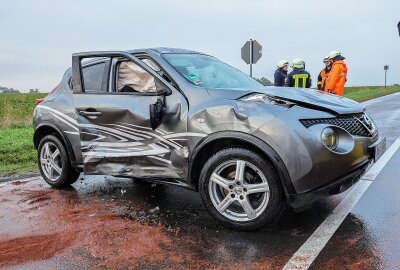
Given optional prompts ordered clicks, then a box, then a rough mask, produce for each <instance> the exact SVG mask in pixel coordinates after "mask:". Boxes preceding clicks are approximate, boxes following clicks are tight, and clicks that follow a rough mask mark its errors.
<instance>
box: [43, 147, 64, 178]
mask: <svg viewBox="0 0 400 270" xmlns="http://www.w3.org/2000/svg"><path fill="white" fill-rule="evenodd" d="M39 162H40V167H41V168H42V171H43V173H44V175H45V176H46V177H47V179H48V180H50V181H53V182H54V181H57V180H58V179H59V178H60V176H61V172H62V162H61V154H60V150H59V149H58V148H57V146H56V145H55V144H54V143H52V142H46V143H45V144H44V145H43V147H42V149H41V151H40V161H39Z"/></svg>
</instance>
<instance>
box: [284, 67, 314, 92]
mask: <svg viewBox="0 0 400 270" xmlns="http://www.w3.org/2000/svg"><path fill="white" fill-rule="evenodd" d="M285 86H289V87H302V88H310V87H311V75H310V73H308V72H307V71H305V70H304V68H294V69H293V71H292V72H290V73H289V75H288V77H287V80H286V83H285Z"/></svg>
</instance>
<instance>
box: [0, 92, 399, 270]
mask: <svg viewBox="0 0 400 270" xmlns="http://www.w3.org/2000/svg"><path fill="white" fill-rule="evenodd" d="M399 104H400V95H398V94H397V95H391V96H390V97H385V98H382V99H379V100H377V101H372V102H368V103H366V106H367V111H368V113H369V114H370V115H371V116H372V117H373V119H374V120H375V121H376V123H377V125H378V127H379V129H380V133H381V136H386V137H387V143H388V147H390V145H391V144H392V143H393V142H394V141H395V140H396V139H397V138H398V137H399V136H400V127H399V124H398V123H400V106H399ZM399 160H400V153H397V154H396V155H395V156H394V157H393V158H392V160H391V161H390V162H389V163H388V164H387V166H386V167H385V169H384V170H383V171H382V173H381V174H380V175H379V176H378V177H377V179H376V180H375V182H374V183H373V184H372V185H371V186H370V188H369V189H368V190H367V192H366V193H365V194H364V196H363V197H362V198H361V200H360V201H359V202H358V203H357V204H356V206H355V207H354V209H353V210H352V212H351V213H350V214H349V215H348V216H347V218H346V219H345V221H344V222H343V223H342V225H341V226H340V228H339V229H338V231H336V233H335V234H334V236H333V238H332V239H331V240H330V241H329V242H328V244H327V246H325V248H324V249H323V250H322V252H321V253H320V254H319V256H318V257H317V259H316V261H315V262H314V263H313V265H312V266H311V268H312V269H396V267H397V268H399V267H400V260H399V259H398V257H399V255H400V249H399V246H400V245H399V244H398V243H399V242H400V225H399V224H400V214H399V213H398V208H399V206H400V204H399V202H400V199H399V196H398V194H399V192H400V184H399V180H400V170H399V168H400V166H399V165H400V162H399ZM344 196H345V194H340V195H336V196H332V197H330V198H327V199H324V200H321V201H319V202H317V203H316V204H315V205H314V206H313V207H312V208H310V209H308V210H307V211H305V212H302V213H295V212H294V211H293V210H291V209H286V210H285V211H284V212H283V213H282V216H281V218H280V220H279V221H277V223H276V224H273V225H271V226H268V227H266V228H263V229H261V230H259V231H256V232H238V231H232V230H229V229H225V228H223V227H221V226H220V225H219V224H218V223H217V222H215V221H214V220H213V219H212V218H211V217H210V216H209V215H208V213H207V211H206V210H205V208H204V206H203V204H202V201H201V198H200V196H199V194H197V193H194V192H192V191H188V190H185V189H182V188H178V187H173V186H162V185H146V184H144V183H141V182H135V181H133V180H128V179H116V178H112V177H102V176H96V177H85V178H82V180H80V181H78V182H77V183H76V184H74V185H73V187H72V188H71V189H69V190H55V189H51V188H49V187H48V186H47V185H46V184H45V183H44V181H42V180H40V179H37V178H33V179H30V180H29V179H28V180H27V181H13V182H9V183H4V184H0V204H1V208H0V267H4V268H11V269H35V268H36V269H41V268H62V269H79V268H87V267H90V268H92V267H93V268H100V269H101V268H104V269H106V268H120V269H124V268H134V269H135V268H137V269H161V268H162V269H165V268H170V269H186V268H214V269H226V268H231V269H240V268H242V269H243V268H249V269H280V268H282V267H283V266H284V265H285V264H286V262H287V261H288V260H289V259H290V257H291V256H292V255H293V254H294V253H295V252H296V251H297V250H298V249H299V248H300V246H301V245H302V244H303V243H304V242H305V241H306V240H307V239H308V237H309V236H310V235H311V234H312V233H313V232H314V230H315V229H316V228H317V227H318V226H319V225H320V224H321V222H322V221H323V220H324V219H325V218H326V217H327V215H329V213H330V212H331V211H332V210H333V209H334V208H335V206H336V205H337V204H338V203H339V202H340V201H341V200H342V198H343V197H344Z"/></svg>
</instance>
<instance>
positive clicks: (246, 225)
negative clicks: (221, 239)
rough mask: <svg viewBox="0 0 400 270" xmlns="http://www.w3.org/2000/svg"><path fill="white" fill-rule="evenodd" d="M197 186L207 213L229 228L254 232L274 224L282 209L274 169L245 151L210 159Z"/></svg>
mask: <svg viewBox="0 0 400 270" xmlns="http://www.w3.org/2000/svg"><path fill="white" fill-rule="evenodd" d="M199 184H200V192H201V195H202V198H203V201H204V203H205V205H206V207H207V209H208V210H209V211H210V213H211V214H212V216H213V217H215V218H216V219H217V220H218V221H220V222H221V223H222V224H223V225H225V226H226V227H229V228H233V229H240V230H255V229H258V228H260V227H262V226H264V225H266V224H268V223H270V222H272V221H273V220H275V218H276V216H277V214H278V213H279V210H280V209H281V207H282V205H283V191H282V187H281V185H280V182H279V176H278V174H277V172H276V171H275V169H274V167H273V166H272V165H271V163H270V162H268V161H267V160H265V159H263V158H262V157H261V156H259V155H258V154H256V153H254V152H253V151H250V150H247V149H243V148H228V149H223V150H221V151H219V152H218V153H216V154H215V155H213V156H212V157H211V158H210V159H209V160H208V161H207V162H206V164H205V165H204V167H203V169H202V171H201V175H200V183H199Z"/></svg>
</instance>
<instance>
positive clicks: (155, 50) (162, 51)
mask: <svg viewBox="0 0 400 270" xmlns="http://www.w3.org/2000/svg"><path fill="white" fill-rule="evenodd" d="M126 52H128V53H137V54H140V53H145V54H151V53H153V54H156V55H158V56H161V55H162V54H166V53H175V54H178V53H182V54H184V53H186V54H188V53H190V54H202V55H207V54H205V53H201V52H196V51H192V50H187V49H180V48H169V47H157V48H144V49H134V50H126ZM104 59H107V58H105V57H101V58H97V59H90V60H87V61H86V62H84V63H83V64H82V65H83V66H84V67H85V66H90V65H93V64H95V63H97V62H100V61H102V60H104Z"/></svg>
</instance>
